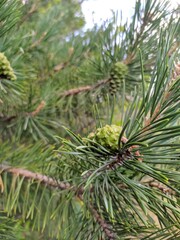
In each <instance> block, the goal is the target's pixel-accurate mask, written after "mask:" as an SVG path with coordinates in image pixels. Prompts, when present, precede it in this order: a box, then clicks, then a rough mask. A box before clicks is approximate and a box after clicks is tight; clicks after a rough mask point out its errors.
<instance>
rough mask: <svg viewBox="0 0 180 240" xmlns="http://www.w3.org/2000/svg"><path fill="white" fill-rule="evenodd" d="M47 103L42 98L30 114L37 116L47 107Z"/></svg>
mask: <svg viewBox="0 0 180 240" xmlns="http://www.w3.org/2000/svg"><path fill="white" fill-rule="evenodd" d="M45 105H46V102H45V101H44V100H42V101H41V102H40V104H39V105H38V106H37V108H36V109H35V110H34V111H33V112H30V113H28V115H31V116H32V117H34V116H36V115H37V114H38V113H39V112H40V111H41V110H42V109H43V108H44V107H45Z"/></svg>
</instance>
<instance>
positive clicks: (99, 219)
mask: <svg viewBox="0 0 180 240" xmlns="http://www.w3.org/2000/svg"><path fill="white" fill-rule="evenodd" d="M89 209H90V210H91V212H92V214H93V216H94V218H95V220H96V221H97V222H98V224H99V225H100V227H101V228H102V230H103V232H104V233H105V235H106V237H108V239H109V240H114V239H116V234H115V233H114V232H113V231H112V227H111V225H110V224H107V223H106V221H105V220H104V219H103V218H102V217H101V216H100V214H99V213H98V211H97V210H96V209H95V208H94V207H93V206H92V204H90V205H89Z"/></svg>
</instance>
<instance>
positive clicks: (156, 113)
mask: <svg viewBox="0 0 180 240" xmlns="http://www.w3.org/2000/svg"><path fill="white" fill-rule="evenodd" d="M179 76H180V63H177V64H176V66H175V68H174V71H173V73H172V78H171V80H170V82H169V84H168V85H167V89H166V90H165V92H164V96H163V100H162V103H163V102H165V101H166V100H167V99H168V98H169V97H170V95H171V86H172V83H173V82H174V81H175V80H176V79H177V78H178V77H179ZM162 103H159V104H158V105H157V106H156V108H155V110H154V113H153V115H152V116H151V117H149V118H146V119H145V122H144V126H145V128H144V132H145V131H147V130H148V129H149V128H150V124H151V122H152V121H155V120H157V119H158V118H160V117H161V115H160V114H159V113H160V110H161V105H162Z"/></svg>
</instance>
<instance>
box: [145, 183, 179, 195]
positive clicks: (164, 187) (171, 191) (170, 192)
mask: <svg viewBox="0 0 180 240" xmlns="http://www.w3.org/2000/svg"><path fill="white" fill-rule="evenodd" d="M148 185H149V186H150V187H154V188H158V189H159V190H160V191H161V192H163V193H165V194H171V195H175V194H176V192H175V191H173V190H172V189H170V188H168V187H166V186H164V185H162V184H161V183H158V182H155V181H154V180H152V181H150V182H149V183H148Z"/></svg>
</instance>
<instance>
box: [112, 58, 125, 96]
mask: <svg viewBox="0 0 180 240" xmlns="http://www.w3.org/2000/svg"><path fill="white" fill-rule="evenodd" d="M127 73H128V67H127V66H126V65H125V64H124V63H122V62H116V63H115V64H114V66H113V67H112V69H111V72H110V82H109V91H110V93H111V95H114V94H115V93H116V92H117V91H118V90H119V89H120V86H121V82H122V81H123V79H124V78H125V76H126V74H127Z"/></svg>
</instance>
